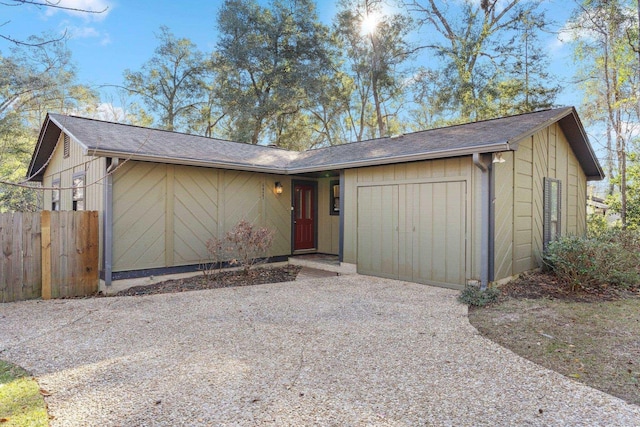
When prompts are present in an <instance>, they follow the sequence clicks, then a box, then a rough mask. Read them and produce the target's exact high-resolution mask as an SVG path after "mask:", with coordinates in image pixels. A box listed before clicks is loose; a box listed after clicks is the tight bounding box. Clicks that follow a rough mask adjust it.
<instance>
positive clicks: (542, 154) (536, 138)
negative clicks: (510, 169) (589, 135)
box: [531, 131, 549, 266]
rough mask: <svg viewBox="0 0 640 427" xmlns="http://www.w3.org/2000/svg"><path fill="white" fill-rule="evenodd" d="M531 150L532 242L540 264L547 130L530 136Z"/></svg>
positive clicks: (547, 160) (535, 257)
mask: <svg viewBox="0 0 640 427" xmlns="http://www.w3.org/2000/svg"><path fill="white" fill-rule="evenodd" d="M532 142H533V146H532V150H533V180H532V182H531V185H532V188H533V204H532V211H531V214H532V218H533V221H532V234H531V236H532V243H533V256H534V259H535V265H536V266H539V265H541V264H542V252H543V250H544V248H543V246H544V245H543V233H544V178H545V176H549V159H548V158H549V155H548V153H549V151H548V132H547V131H542V132H538V133H536V134H535V135H533V136H532Z"/></svg>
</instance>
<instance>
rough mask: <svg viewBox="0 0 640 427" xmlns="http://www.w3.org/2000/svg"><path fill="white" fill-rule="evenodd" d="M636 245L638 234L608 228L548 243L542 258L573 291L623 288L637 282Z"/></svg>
mask: <svg viewBox="0 0 640 427" xmlns="http://www.w3.org/2000/svg"><path fill="white" fill-rule="evenodd" d="M639 244H640V240H639V238H638V235H637V234H636V233H634V232H630V231H628V230H609V231H606V232H603V233H602V234H600V235H599V236H597V237H590V238H588V237H577V236H565V237H562V238H560V239H559V240H556V241H553V242H551V243H549V245H548V247H547V250H546V251H545V253H544V255H543V261H544V263H545V266H546V267H548V268H549V269H550V270H551V271H553V272H554V274H555V275H556V276H557V277H558V278H559V279H560V280H563V281H565V282H567V283H568V284H569V286H570V288H571V290H572V291H577V290H578V289H584V290H598V289H601V288H604V287H607V286H614V287H617V288H622V289H624V288H627V287H629V286H635V285H637V284H638V283H640V274H638V273H639V271H638V265H639V264H640V254H639V252H638V247H639V246H638V245H639Z"/></svg>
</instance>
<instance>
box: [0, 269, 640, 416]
mask: <svg viewBox="0 0 640 427" xmlns="http://www.w3.org/2000/svg"><path fill="white" fill-rule="evenodd" d="M456 296H457V293H456V292H453V291H449V290H445V289H439V288H433V287H429V286H423V285H418V284H413V283H404V282H398V281H393V280H385V279H378V278H372V277H367V276H342V277H336V278H326V279H315V280H308V281H299V282H292V283H279V284H272V285H260V286H250V287H241V288H226V289H216V290H209V291H194V292H185V293H181V294H164V295H154V296H147V297H117V298H97V299H86V300H54V301H28V302H21V303H10V304H0V351H1V352H0V358H3V359H7V360H9V361H12V362H15V363H18V364H20V365H22V366H23V367H25V368H26V369H28V370H31V371H32V372H33V373H34V374H35V375H36V376H37V378H38V381H39V383H40V385H41V387H42V388H44V389H45V390H47V391H48V392H49V393H50V394H51V396H49V397H48V398H47V403H48V405H49V409H50V413H51V415H53V416H54V417H55V418H54V419H53V420H52V423H51V425H52V426H156V425H158V426H159V425H166V426H169V425H170V426H177V425H190V426H192V425H193V426H197V425H216V426H217V425H242V426H254V425H267V426H269V425H278V426H288V425H296V426H309V425H318V426H332V425H335V426H420V425H436V426H447V425H455V426H462V425H474V426H478V425H545V426H549V425H573V426H576V425H589V426H594V425H628V426H631V425H640V407H637V406H634V405H629V404H626V403H624V402H623V401H621V400H619V399H617V398H614V397H612V396H609V395H607V394H605V393H602V392H599V391H596V390H594V389H591V388H589V387H586V386H584V385H581V384H579V383H577V382H575V381H572V380H569V379H567V378H565V377H563V376H561V375H559V374H556V373H554V372H552V371H549V370H546V369H543V368H541V367H539V366H537V365H534V364H533V363H530V362H528V361H526V360H524V359H522V358H520V357H518V356H516V355H515V354H513V353H511V352H510V351H508V350H505V349H503V348H502V347H499V346H498V345H496V344H493V343H492V342H490V341H488V340H486V339H484V338H482V337H481V336H479V335H478V333H477V332H476V330H475V329H474V328H473V327H472V326H471V325H470V324H469V322H468V320H467V316H466V313H467V309H466V307H465V306H462V305H460V304H458V303H457V302H456Z"/></svg>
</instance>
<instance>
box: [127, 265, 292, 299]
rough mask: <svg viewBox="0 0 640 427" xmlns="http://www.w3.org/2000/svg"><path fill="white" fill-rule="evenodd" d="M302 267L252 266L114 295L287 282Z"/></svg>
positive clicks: (136, 288)
mask: <svg viewBox="0 0 640 427" xmlns="http://www.w3.org/2000/svg"><path fill="white" fill-rule="evenodd" d="M301 269H302V267H299V266H297V265H285V266H283V267H261V268H254V269H252V270H250V271H249V274H244V273H243V272H242V271H240V270H234V271H222V272H219V273H215V274H213V276H212V277H210V278H207V277H205V275H204V274H202V275H198V276H193V277H189V278H186V279H179V280H167V281H164V282H160V283H154V284H152V285H145V286H134V287H132V288H129V289H126V290H124V291H121V292H118V293H117V294H116V296H127V295H129V296H132V295H151V294H162V293H175V292H185V291H195V290H203V289H216V288H227V287H231V286H250V285H262V284H265V283H278V282H289V281H292V280H296V276H297V275H298V273H299V272H300V270H301Z"/></svg>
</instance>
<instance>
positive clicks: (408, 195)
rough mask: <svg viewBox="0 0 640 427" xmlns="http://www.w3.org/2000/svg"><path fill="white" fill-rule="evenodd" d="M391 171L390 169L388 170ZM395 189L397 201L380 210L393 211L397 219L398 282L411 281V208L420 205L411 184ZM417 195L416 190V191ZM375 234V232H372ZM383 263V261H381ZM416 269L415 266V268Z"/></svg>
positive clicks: (412, 226) (412, 228)
mask: <svg viewBox="0 0 640 427" xmlns="http://www.w3.org/2000/svg"><path fill="white" fill-rule="evenodd" d="M389 169H390V170H392V169H391V168H389ZM389 179H394V177H386V179H385V180H386V181H388V180H389ZM393 187H395V188H397V192H398V200H397V202H396V205H391V204H389V203H388V204H385V205H383V206H382V209H394V210H395V211H396V212H397V213H396V215H397V217H398V224H397V228H398V233H397V238H398V242H397V243H395V246H397V248H398V251H397V257H398V277H397V278H398V279H400V280H408V281H412V280H413V269H414V265H413V233H414V232H415V224H414V222H413V219H414V218H413V215H414V212H413V207H414V205H416V204H419V203H420V200H416V194H415V193H414V185H413V184H403V185H394V186H393ZM416 193H417V189H416ZM386 226H387V225H386V224H384V223H383V224H382V227H383V228H384V227H386ZM374 232H375V230H374ZM383 261H384V259H383ZM415 267H417V266H415Z"/></svg>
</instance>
